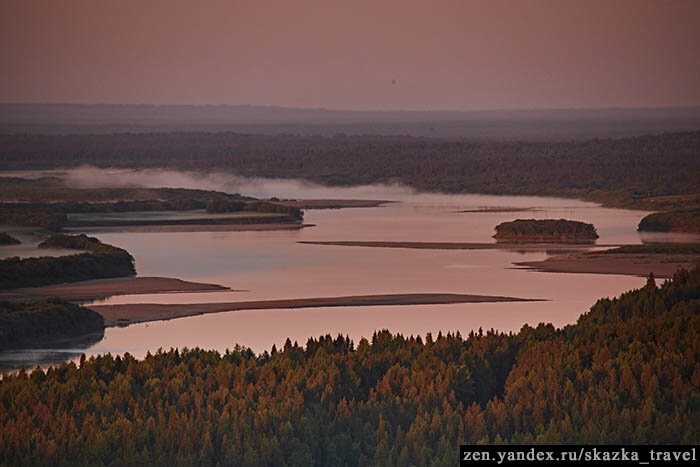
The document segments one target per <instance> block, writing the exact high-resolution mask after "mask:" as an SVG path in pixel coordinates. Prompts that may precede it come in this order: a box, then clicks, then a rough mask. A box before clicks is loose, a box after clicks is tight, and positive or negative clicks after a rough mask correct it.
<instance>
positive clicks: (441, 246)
mask: <svg viewBox="0 0 700 467" xmlns="http://www.w3.org/2000/svg"><path fill="white" fill-rule="evenodd" d="M297 243H303V244H306V245H332V246H358V247H367V248H413V249H419V250H518V251H528V250H534V251H541V250H544V249H551V250H557V249H567V250H570V249H572V248H573V249H575V248H591V247H594V246H595V247H601V246H604V247H612V246H617V245H589V244H575V243H574V244H569V243H504V242H498V243H473V242H472V243H464V242H389V241H324V242H315V241H300V242H297Z"/></svg>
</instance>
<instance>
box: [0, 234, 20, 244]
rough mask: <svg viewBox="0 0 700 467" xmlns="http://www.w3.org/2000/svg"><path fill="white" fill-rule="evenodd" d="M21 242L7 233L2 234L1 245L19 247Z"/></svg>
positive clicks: (0, 236) (0, 237)
mask: <svg viewBox="0 0 700 467" xmlns="http://www.w3.org/2000/svg"><path fill="white" fill-rule="evenodd" d="M19 243H22V242H20V241H19V240H17V239H16V238H15V237H13V236H12V235H8V234H7V232H0V245H17V244H19Z"/></svg>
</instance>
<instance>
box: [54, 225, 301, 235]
mask: <svg viewBox="0 0 700 467" xmlns="http://www.w3.org/2000/svg"><path fill="white" fill-rule="evenodd" d="M305 227H314V224H292V223H289V224H181V225H119V226H94V227H71V228H66V229H65V230H67V231H76V232H77V231H80V232H95V233H99V232H246V231H258V230H299V229H303V228H305Z"/></svg>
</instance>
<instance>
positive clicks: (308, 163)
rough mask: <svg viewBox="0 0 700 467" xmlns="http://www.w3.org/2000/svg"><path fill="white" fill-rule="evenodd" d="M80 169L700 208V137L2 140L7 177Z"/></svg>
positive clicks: (0, 162) (1, 165)
mask: <svg viewBox="0 0 700 467" xmlns="http://www.w3.org/2000/svg"><path fill="white" fill-rule="evenodd" d="M81 165H93V166H96V167H116V168H136V169H138V168H161V167H163V168H170V169H179V170H191V171H207V172H209V171H221V172H227V173H233V174H236V175H240V176H244V177H270V178H288V179H289V178H297V179H305V180H309V181H312V182H315V183H319V184H322V185H329V186H342V185H345V186H348V185H362V184H374V183H393V182H400V183H404V184H406V185H409V186H411V187H413V188H415V189H418V190H424V191H440V192H451V193H484V194H510V195H541V196H564V197H574V198H583V199H589V200H593V201H598V202H601V203H604V204H606V205H609V206H620V207H623V206H626V207H632V206H633V207H637V208H643V209H649V210H654V211H658V210H672V209H681V208H685V209H688V208H690V207H694V206H695V204H697V201H698V196H697V194H698V193H700V131H693V132H679V133H665V134H661V135H647V136H637V137H633V138H619V139H599V138H595V139H590V140H583V141H560V142H518V141H481V142H479V141H471V142H470V141H458V140H441V139H431V138H412V137H382V136H336V137H322V136H291V135H278V136H266V135H240V134H235V133H150V134H111V135H0V170H23V169H53V168H56V167H65V168H68V167H76V166H81ZM678 195H683V196H678ZM662 196H663V198H661V197H662Z"/></svg>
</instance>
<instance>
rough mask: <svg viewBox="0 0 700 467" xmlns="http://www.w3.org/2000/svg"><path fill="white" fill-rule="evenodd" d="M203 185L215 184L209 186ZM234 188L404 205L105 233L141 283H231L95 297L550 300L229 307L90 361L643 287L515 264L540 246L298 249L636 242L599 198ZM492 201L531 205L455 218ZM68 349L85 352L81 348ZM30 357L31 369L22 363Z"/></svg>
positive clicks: (103, 346)
mask: <svg viewBox="0 0 700 467" xmlns="http://www.w3.org/2000/svg"><path fill="white" fill-rule="evenodd" d="M195 185H196V184H195ZM195 187H196V186H195ZM202 187H203V188H211V186H209V185H205V184H204V182H203V183H202ZM236 188H239V190H236V191H240V192H242V193H244V194H246V195H251V196H270V195H271V194H275V195H277V196H279V197H289V198H356V199H387V200H394V201H397V202H396V203H391V204H388V205H385V206H382V207H378V208H353V209H339V210H307V211H306V214H305V222H307V223H312V224H315V226H314V227H309V228H305V229H303V230H299V231H277V232H275V231H268V232H265V231H262V232H192V233H133V232H131V233H129V232H110V233H100V234H97V236H98V237H99V238H100V239H101V240H102V241H104V242H107V243H110V244H113V245H117V246H120V247H122V248H125V249H127V250H128V251H129V252H131V253H132V254H133V256H134V257H135V258H136V268H137V271H138V274H139V275H140V276H165V277H178V278H181V279H186V280H191V281H198V282H210V283H216V284H221V285H225V286H228V287H231V288H232V289H234V291H230V292H215V293H196V294H158V295H130V296H119V297H112V298H109V299H107V300H106V301H103V302H100V303H198V302H212V301H243V300H265V299H282V298H306V297H324V296H336V295H364V294H382V293H416V292H425V293H430V292H442V293H465V294H480V295H506V296H514V297H522V298H539V299H545V300H547V301H545V302H529V303H483V304H456V305H419V306H386V307H347V308H346V307H340V308H313V309H298V310H254V311H236V312H227V313H219V314H210V315H202V316H196V317H189V318H181V319H176V320H172V321H160V322H151V323H144V324H138V325H132V326H129V327H126V328H108V329H106V330H105V334H104V338H103V339H102V340H100V341H99V342H97V343H95V344H93V345H90V346H89V347H88V348H87V349H86V350H84V351H85V352H86V353H87V354H88V355H90V354H96V353H105V352H112V353H123V352H129V353H131V354H133V355H136V356H138V357H141V356H143V355H144V354H145V353H146V352H147V351H152V352H153V351H155V350H157V349H158V348H163V349H168V348H170V347H180V348H181V347H185V346H186V347H195V346H198V347H203V348H208V349H217V350H219V351H225V349H227V348H232V347H233V346H234V345H235V344H236V343H238V344H241V345H244V346H249V347H251V348H252V349H253V350H255V351H258V352H260V351H263V350H266V349H269V348H270V347H271V346H272V344H277V345H278V346H280V345H282V344H283V343H284V341H285V339H286V338H287V337H290V338H291V339H292V340H297V341H299V342H300V343H303V342H305V341H306V340H307V339H308V338H309V337H311V336H319V335H321V334H327V333H329V334H332V335H335V334H338V333H342V334H348V335H350V336H351V338H353V339H355V340H356V341H357V340H358V339H359V338H360V337H362V336H371V334H372V333H373V332H374V331H375V330H380V329H389V330H391V331H392V332H401V333H404V334H407V335H408V334H414V335H415V334H420V335H424V334H425V333H427V332H432V333H437V332H438V331H443V332H447V331H457V330H459V331H460V332H461V333H462V334H463V335H465V334H467V333H468V332H469V331H471V330H473V329H478V328H479V327H483V328H484V329H489V328H496V329H499V330H502V331H517V330H518V329H520V328H521V327H522V326H523V324H525V323H528V324H531V325H536V324H538V323H540V322H552V323H554V324H555V325H557V326H561V325H564V324H567V323H573V322H575V321H576V319H577V318H578V316H579V315H580V314H581V313H583V312H585V311H587V310H588V309H589V308H590V306H591V305H593V303H594V302H595V301H596V300H597V299H598V298H600V297H605V296H614V295H618V294H620V293H621V292H623V291H626V290H629V289H631V288H636V287H640V286H642V285H643V284H644V279H643V278H637V277H629V276H617V275H605V276H602V275H590V274H553V273H541V272H532V271H527V270H522V269H518V268H516V267H514V266H513V262H516V261H532V260H539V259H545V258H546V257H547V252H545V251H541V252H528V253H522V252H518V251H505V250H452V251H450V250H442V251H441V250H411V249H394V248H387V249H382V248H363V247H340V246H322V245H306V244H299V243H297V242H298V241H302V240H303V241H314V240H319V241H324V240H325V241H331V240H388V241H440V242H492V241H493V239H492V238H491V235H492V234H493V227H494V226H495V225H496V224H498V223H500V222H503V221H508V220H513V219H516V218H533V217H534V218H567V219H574V220H580V221H584V222H591V223H593V224H594V225H595V226H596V227H597V229H598V233H599V234H600V239H599V240H598V244H613V243H614V244H617V243H620V244H634V243H640V241H642V238H641V237H640V236H639V234H638V233H637V232H636V226H637V224H638V222H639V220H640V219H641V218H642V217H643V216H644V215H645V214H646V213H644V212H641V211H625V210H617V209H605V208H601V207H599V206H597V205H595V204H592V203H586V202H580V201H574V200H565V199H554V198H537V197H501V196H480V195H437V194H429V195H425V194H414V193H412V192H411V191H410V190H407V189H405V188H401V187H389V186H383V187H358V188H349V189H328V188H321V187H315V186H309V185H306V184H301V183H296V182H289V181H285V182H276V181H268V182H266V183H265V184H261V183H260V182H259V181H256V182H255V183H251V184H249V185H248V186H240V185H239V186H237V187H236ZM229 191H233V190H231V189H230V188H229ZM489 207H490V208H494V207H515V208H532V209H533V210H532V211H527V212H469V213H464V212H459V211H462V210H473V209H481V208H489ZM88 233H89V232H88ZM653 238H654V237H653V236H652V239H653ZM644 240H649V237H648V236H647V237H646V238H645V239H644ZM681 240H687V239H686V238H681ZM695 240H697V238H695ZM4 251H5V252H0V253H3V256H7V255H9V253H7V251H8V250H7V249H5V250H4ZM69 350H74V351H78V350H79V351H83V350H82V347H81V348H79V349H78V348H74V349H69ZM28 354H31V352H28ZM67 358H74V357H73V356H72V355H68V356H67ZM0 359H2V357H0ZM16 359H17V356H16V355H15V361H17V360H16ZM38 360H40V359H35V360H34V361H38ZM27 363H33V362H31V359H30V358H27ZM15 366H16V364H15Z"/></svg>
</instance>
